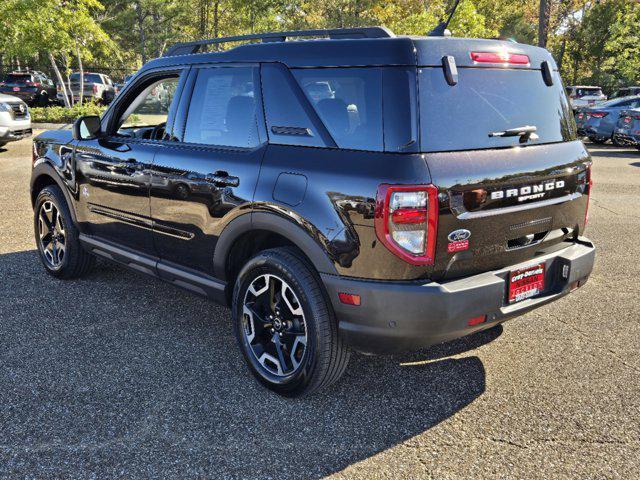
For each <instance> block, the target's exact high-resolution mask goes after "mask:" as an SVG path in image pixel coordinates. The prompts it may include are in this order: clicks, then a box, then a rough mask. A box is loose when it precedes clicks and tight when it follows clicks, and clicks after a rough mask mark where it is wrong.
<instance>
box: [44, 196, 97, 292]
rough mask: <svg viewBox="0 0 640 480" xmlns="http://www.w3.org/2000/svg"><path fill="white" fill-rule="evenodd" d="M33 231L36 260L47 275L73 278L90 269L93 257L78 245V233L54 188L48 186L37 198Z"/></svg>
mask: <svg viewBox="0 0 640 480" xmlns="http://www.w3.org/2000/svg"><path fill="white" fill-rule="evenodd" d="M34 230H35V237H36V244H37V246H38V253H39V254H40V260H41V261H42V264H43V265H44V267H45V270H46V271H47V273H49V274H50V275H53V276H54V277H58V278H65V279H68V278H77V277H81V276H82V275H84V274H86V273H88V272H89V271H90V270H91V268H92V267H93V265H94V262H95V257H94V256H93V255H91V254H90V253H88V252H86V251H85V250H84V249H83V248H82V246H81V245H80V240H79V232H78V229H77V228H76V226H75V224H74V223H73V218H72V217H71V213H70V211H69V206H68V205H67V202H66V200H65V198H64V195H63V193H62V190H60V188H59V187H58V186H55V185H50V186H48V187H45V188H44V189H43V190H42V191H41V192H40V193H39V194H38V197H37V198H36V204H35V209H34Z"/></svg>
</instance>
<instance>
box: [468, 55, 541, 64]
mask: <svg viewBox="0 0 640 480" xmlns="http://www.w3.org/2000/svg"><path fill="white" fill-rule="evenodd" d="M471 60H473V61H474V62H477V63H507V64H510V65H528V64H529V57H528V56H527V55H523V54H521V53H509V52H500V53H497V52H471Z"/></svg>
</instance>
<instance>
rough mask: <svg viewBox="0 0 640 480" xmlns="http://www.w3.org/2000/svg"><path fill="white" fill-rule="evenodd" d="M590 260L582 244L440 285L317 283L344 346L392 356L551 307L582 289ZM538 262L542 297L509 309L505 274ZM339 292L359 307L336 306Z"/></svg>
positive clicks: (328, 278) (591, 251)
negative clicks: (329, 303) (328, 300)
mask: <svg viewBox="0 0 640 480" xmlns="http://www.w3.org/2000/svg"><path fill="white" fill-rule="evenodd" d="M594 260H595V248H594V246H593V244H592V243H591V242H590V241H589V240H587V239H585V238H581V239H580V240H579V242H576V243H572V244H571V245H570V246H568V247H567V248H564V249H562V250H559V251H557V252H554V253H552V254H549V255H545V256H541V257H537V258H536V259H535V260H531V261H528V262H525V263H523V264H520V265H512V266H509V267H506V268H503V269H500V270H495V271H491V272H485V273H482V274H479V275H475V276H472V277H467V278H462V279H458V280H453V281H450V282H444V283H436V282H429V283H423V282H420V283H414V282H412V283H400V282H374V281H367V280H357V279H348V278H345V277H338V276H332V275H326V274H323V275H322V280H323V281H324V284H325V287H326V289H327V292H328V294H329V298H331V301H332V303H333V307H334V310H335V312H336V315H337V318H338V322H339V330H340V334H341V335H342V336H343V338H344V339H345V340H346V342H347V343H348V344H349V345H351V346H352V347H354V348H355V349H356V350H360V351H364V352H371V353H394V352H402V351H410V350H416V349H419V348H422V347H427V346H430V345H434V344H436V343H440V342H445V341H448V340H453V339H456V338H459V337H463V336H465V335H469V334H471V333H474V332H477V331H479V330H484V329H486V328H489V327H492V326H494V325H496V324H498V323H501V322H503V321H505V320H507V319H509V318H512V317H516V316H518V315H522V314H523V313H525V312H528V311H530V310H533V309H534V308H537V307H540V306H542V305H544V304H546V303H549V302H552V301H554V300H556V299H558V298H560V297H562V296H564V295H566V294H567V293H569V292H570V291H571V290H573V289H575V288H577V287H578V286H582V285H583V284H584V283H585V282H586V280H587V278H588V277H589V274H590V273H591V270H592V269H593V264H594ZM543 262H544V263H545V266H546V274H545V290H544V292H543V293H542V295H540V296H538V297H536V298H531V299H528V300H524V301H522V302H519V303H516V304H513V305H509V304H508V303H507V301H506V295H507V294H506V292H507V281H508V275H509V272H510V271H511V270H514V269H518V268H522V267H526V266H528V265H535V264H538V263H543ZM341 292H344V293H352V294H358V295H360V297H361V299H362V303H361V305H360V306H353V305H345V304H342V303H340V301H339V300H338V294H339V293H341ZM482 315H486V316H487V319H486V321H485V322H484V323H481V324H479V325H475V326H471V327H470V326H468V321H469V319H471V318H475V317H478V316H482Z"/></svg>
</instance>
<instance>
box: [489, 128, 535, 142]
mask: <svg viewBox="0 0 640 480" xmlns="http://www.w3.org/2000/svg"><path fill="white" fill-rule="evenodd" d="M537 131H538V128H537V127H536V126H535V125H525V126H524V127H516V128H509V129H508V130H502V131H500V132H490V133H489V136H490V137H520V141H521V142H526V141H529V140H537V139H538V135H536V132H537Z"/></svg>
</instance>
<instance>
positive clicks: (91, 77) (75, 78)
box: [69, 73, 102, 83]
mask: <svg viewBox="0 0 640 480" xmlns="http://www.w3.org/2000/svg"><path fill="white" fill-rule="evenodd" d="M69 78H70V79H71V81H72V82H74V83H80V74H79V73H72V74H71V77H69ZM84 83H102V79H101V78H100V75H98V74H97V73H85V74H84Z"/></svg>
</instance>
